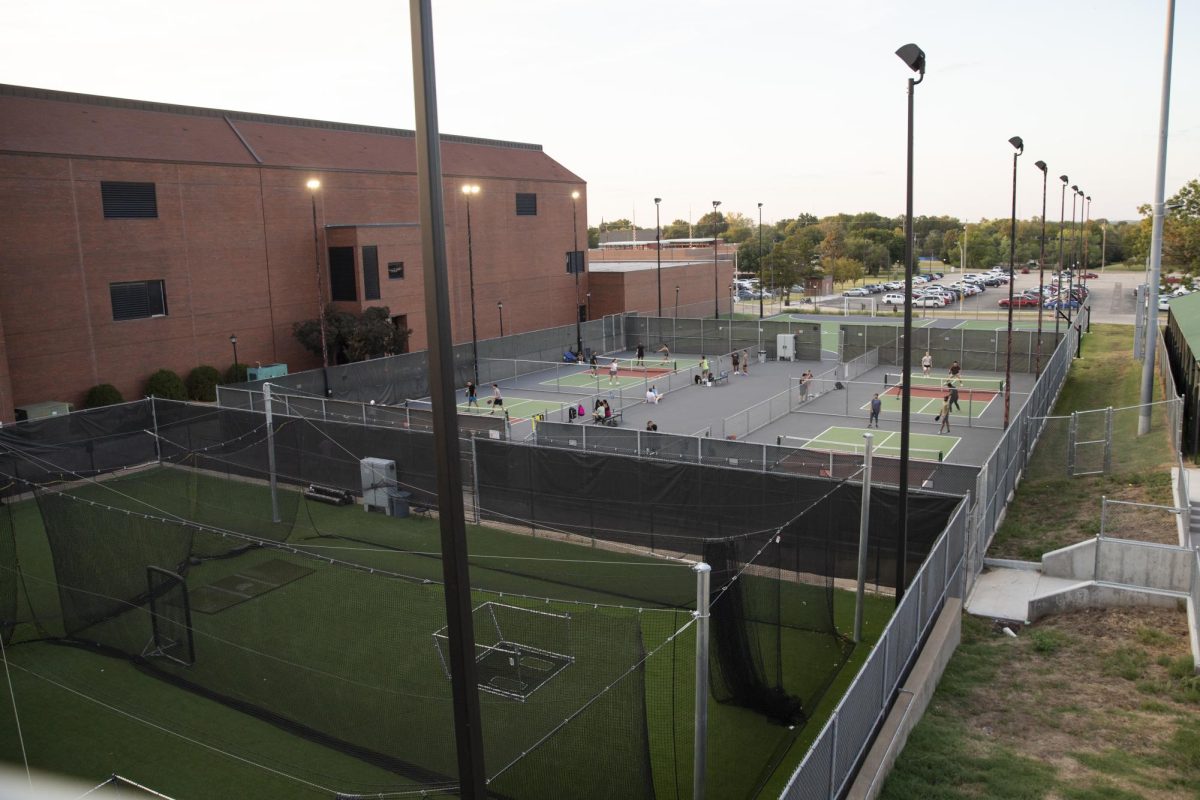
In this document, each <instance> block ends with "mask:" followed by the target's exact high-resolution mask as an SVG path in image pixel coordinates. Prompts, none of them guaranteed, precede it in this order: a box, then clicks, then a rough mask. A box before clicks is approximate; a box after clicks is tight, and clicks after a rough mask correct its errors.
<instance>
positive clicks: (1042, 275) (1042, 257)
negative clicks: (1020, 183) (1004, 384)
mask: <svg viewBox="0 0 1200 800" xmlns="http://www.w3.org/2000/svg"><path fill="white" fill-rule="evenodd" d="M1033 165H1034V166H1035V167H1037V168H1038V169H1040V170H1041V171H1042V244H1041V249H1040V250H1039V251H1038V335H1037V360H1036V361H1035V362H1034V363H1035V364H1036V365H1037V367H1036V377H1037V378H1040V377H1042V304H1043V303H1045V302H1046V291H1045V290H1046V178H1047V172H1046V162H1045V161H1035V162H1033Z"/></svg>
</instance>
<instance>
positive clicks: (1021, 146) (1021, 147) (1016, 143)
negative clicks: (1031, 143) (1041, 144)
mask: <svg viewBox="0 0 1200 800" xmlns="http://www.w3.org/2000/svg"><path fill="white" fill-rule="evenodd" d="M1008 143H1009V144H1011V145H1012V146H1013V147H1014V148H1015V149H1016V151H1017V155H1021V153H1024V152H1025V142H1024V141H1022V140H1021V137H1020V136H1014V137H1012V138H1011V139H1009V140H1008Z"/></svg>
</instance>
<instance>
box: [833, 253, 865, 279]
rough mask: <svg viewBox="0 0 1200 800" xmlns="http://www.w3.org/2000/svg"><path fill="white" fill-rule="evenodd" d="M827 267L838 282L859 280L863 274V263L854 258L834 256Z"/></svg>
mask: <svg viewBox="0 0 1200 800" xmlns="http://www.w3.org/2000/svg"><path fill="white" fill-rule="evenodd" d="M829 267H830V273H831V274H832V275H833V279H834V281H836V282H838V283H846V282H849V281H857V280H861V279H862V277H863V275H864V274H865V270H864V269H863V263H862V262H861V261H859V260H858V259H856V258H845V257H842V258H835V259H833V261H831V262H830V264H829Z"/></svg>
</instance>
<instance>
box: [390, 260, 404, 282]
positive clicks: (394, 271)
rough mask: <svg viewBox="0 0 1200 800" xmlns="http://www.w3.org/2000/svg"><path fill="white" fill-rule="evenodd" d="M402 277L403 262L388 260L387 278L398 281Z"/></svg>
mask: <svg viewBox="0 0 1200 800" xmlns="http://www.w3.org/2000/svg"><path fill="white" fill-rule="evenodd" d="M403 277H404V262H403V261H389V262H388V280H389V281H398V280H400V279H401V278H403Z"/></svg>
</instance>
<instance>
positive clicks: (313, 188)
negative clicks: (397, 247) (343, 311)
mask: <svg viewBox="0 0 1200 800" xmlns="http://www.w3.org/2000/svg"><path fill="white" fill-rule="evenodd" d="M305 185H306V186H308V194H309V197H310V198H311V199H312V228H313V256H314V258H316V261H317V327H318V328H320V329H321V366H323V367H326V368H328V367H329V343H328V342H327V341H326V340H325V300H324V292H323V288H324V287H322V285H321V283H322V282H321V239H320V237H318V236H317V189H320V188H321V182H320V181H319V180H317V179H316V178H312V179H310V180H309V182H308V183H307V184H305ZM326 380H328V377H326Z"/></svg>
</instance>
